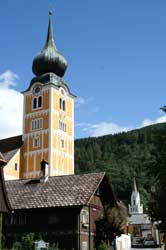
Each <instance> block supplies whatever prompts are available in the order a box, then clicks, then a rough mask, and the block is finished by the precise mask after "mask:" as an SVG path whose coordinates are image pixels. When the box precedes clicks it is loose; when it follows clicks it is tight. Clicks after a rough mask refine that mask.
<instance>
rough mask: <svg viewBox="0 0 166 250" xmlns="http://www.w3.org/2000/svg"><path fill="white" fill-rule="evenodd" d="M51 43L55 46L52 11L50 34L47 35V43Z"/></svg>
mask: <svg viewBox="0 0 166 250" xmlns="http://www.w3.org/2000/svg"><path fill="white" fill-rule="evenodd" d="M50 42H52V43H53V44H54V46H55V42H54V35H53V27H52V10H49V23H48V33H47V41H46V43H50Z"/></svg>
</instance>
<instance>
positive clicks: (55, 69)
mask: <svg viewBox="0 0 166 250" xmlns="http://www.w3.org/2000/svg"><path fill="white" fill-rule="evenodd" d="M66 68H67V61H66V59H65V58H64V56H63V55H62V54H61V53H60V52H59V51H58V50H57V48H56V46H55V42H54V37H53V26H52V13H51V12H50V13H49V24H48V34H47V39H46V43H45V46H44V48H43V49H42V51H41V52H40V53H39V54H37V56H36V57H35V58H34V60H33V64H32V71H33V73H34V74H35V75H36V76H35V77H34V78H33V79H32V80H31V83H30V85H29V87H28V89H27V90H25V91H24V92H22V93H23V95H24V112H23V141H24V144H23V154H22V155H23V159H22V166H21V174H20V175H21V178H38V177H39V176H40V162H41V161H42V160H45V161H46V162H48V172H49V173H48V174H49V175H51V176H54V175H69V174H74V98H75V96H74V95H73V94H72V93H71V92H70V89H69V87H68V85H67V83H66V82H65V80H64V79H63V76H64V74H65V71H66Z"/></svg>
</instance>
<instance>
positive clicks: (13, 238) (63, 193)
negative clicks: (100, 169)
mask: <svg viewBox="0 0 166 250" xmlns="http://www.w3.org/2000/svg"><path fill="white" fill-rule="evenodd" d="M66 68H67V61H66V59H65V57H64V56H63V55H62V54H61V53H60V52H59V51H58V50H57V48H56V46H55V42H54V36H53V25H52V13H51V12H50V13H49V24H48V33H47V38H46V43H45V46H44V48H43V49H42V50H41V52H40V53H38V54H37V55H36V56H35V58H34V59H33V63H32V71H33V73H34V75H35V77H34V78H33V79H32V80H31V82H30V84H29V86H27V89H26V90H24V91H23V92H22V94H23V95H24V104H23V110H24V111H23V135H20V136H15V137H12V138H7V139H3V140H0V152H1V156H2V157H1V158H2V159H4V161H5V164H6V166H5V167H4V176H5V184H6V185H5V186H4V181H3V180H2V183H3V185H1V186H2V187H3V190H4V192H6V194H7V199H8V200H6V205H5V204H4V206H5V207H4V209H5V210H6V212H7V211H10V210H11V211H12V213H8V214H6V215H5V216H4V218H3V232H2V233H3V239H4V242H3V244H4V248H6V249H11V248H13V246H14V245H13V244H15V242H17V243H18V242H19V243H20V242H21V240H22V236H23V235H25V234H30V233H33V235H34V237H36V235H38V236H39V234H40V237H41V238H42V240H45V242H48V243H49V244H50V247H53V244H55V243H58V244H59V247H60V249H66V250H73V249H75V250H76V249H77V250H92V249H94V248H96V247H98V245H99V243H100V240H101V239H100V238H99V237H97V226H96V221H97V220H98V219H100V218H101V216H102V214H103V212H104V207H105V206H113V205H115V204H116V202H117V200H116V197H115V195H114V193H113V191H112V187H111V184H110V183H109V180H108V178H107V176H106V174H105V173H89V174H81V175H75V174H74V99H75V95H74V94H73V93H72V92H71V91H70V88H69V86H68V84H67V83H66V82H65V80H64V78H63V76H64V74H65V71H66ZM18 122H19V121H18ZM1 176H3V175H1ZM0 183H1V182H0ZM4 192H3V193H2V192H1V195H0V199H2V198H3V199H5V196H4ZM41 238H40V239H41Z"/></svg>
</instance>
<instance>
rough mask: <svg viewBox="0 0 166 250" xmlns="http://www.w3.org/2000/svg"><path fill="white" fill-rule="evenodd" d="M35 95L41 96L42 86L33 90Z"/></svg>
mask: <svg viewBox="0 0 166 250" xmlns="http://www.w3.org/2000/svg"><path fill="white" fill-rule="evenodd" d="M32 93H33V95H35V96H38V95H40V94H41V86H39V85H37V86H35V87H34V88H33V90H32Z"/></svg>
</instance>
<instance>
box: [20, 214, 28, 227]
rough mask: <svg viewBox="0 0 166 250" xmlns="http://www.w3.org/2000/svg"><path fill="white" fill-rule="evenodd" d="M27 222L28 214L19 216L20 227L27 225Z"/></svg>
mask: <svg viewBox="0 0 166 250" xmlns="http://www.w3.org/2000/svg"><path fill="white" fill-rule="evenodd" d="M26 222H27V218H26V214H24V213H21V214H19V225H25V224H26Z"/></svg>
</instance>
